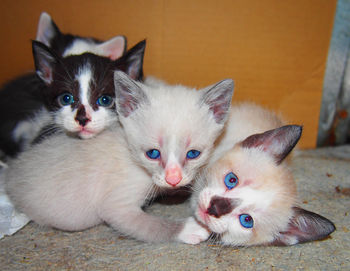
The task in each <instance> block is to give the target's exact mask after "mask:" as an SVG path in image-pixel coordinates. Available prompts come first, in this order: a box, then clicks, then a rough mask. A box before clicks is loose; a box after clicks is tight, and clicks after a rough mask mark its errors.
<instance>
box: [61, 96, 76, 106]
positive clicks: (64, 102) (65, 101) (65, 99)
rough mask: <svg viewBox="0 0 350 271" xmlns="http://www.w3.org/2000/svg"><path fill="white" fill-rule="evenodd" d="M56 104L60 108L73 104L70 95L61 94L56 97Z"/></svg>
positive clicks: (72, 98)
mask: <svg viewBox="0 0 350 271" xmlns="http://www.w3.org/2000/svg"><path fill="white" fill-rule="evenodd" d="M58 102H59V104H60V105H61V106H66V105H70V104H72V103H74V97H73V95H72V94H70V93H63V94H62V95H60V96H58Z"/></svg>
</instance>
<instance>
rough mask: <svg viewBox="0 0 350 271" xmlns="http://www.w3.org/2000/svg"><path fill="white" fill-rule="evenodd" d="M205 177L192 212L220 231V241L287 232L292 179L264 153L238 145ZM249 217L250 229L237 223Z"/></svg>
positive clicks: (242, 241)
mask: <svg viewBox="0 0 350 271" xmlns="http://www.w3.org/2000/svg"><path fill="white" fill-rule="evenodd" d="M252 169H254V170H252ZM203 178H204V179H205V180H206V181H207V182H208V184H207V185H206V186H205V188H204V189H203V190H202V192H201V193H200V195H199V197H198V207H197V208H196V216H197V218H198V219H199V220H200V221H202V222H203V223H204V224H206V225H208V227H209V228H210V229H211V230H212V231H213V232H215V233H218V234H221V240H222V242H223V243H225V244H233V245H252V244H256V243H269V242H271V241H273V240H274V233H275V232H274V230H275V229H279V230H280V231H284V230H286V227H287V226H288V220H289V217H290V216H291V211H292V210H291V206H292V205H293V204H294V201H295V197H296V189H295V185H294V181H293V178H292V176H291V174H290V173H289V171H288V170H287V169H286V168H284V167H282V166H281V167H279V166H277V165H276V164H275V163H274V161H273V159H271V158H270V157H269V156H268V155H266V154H265V153H262V152H260V151H258V150H255V149H252V150H249V151H248V150H247V149H244V148H241V147H239V146H236V147H235V148H234V149H233V150H232V151H231V152H229V153H228V154H227V155H225V157H224V158H222V159H221V160H220V161H218V162H217V163H216V164H215V165H214V166H213V167H212V168H211V169H210V171H208V172H207V173H206V175H205V177H203ZM202 182H203V181H202ZM231 182H232V184H231ZM231 187H232V188H231ZM224 199H225V200H226V201H227V202H225V200H224ZM220 204H221V205H222V204H223V206H220ZM218 206H220V207H218ZM225 208H226V209H225ZM216 209H217V210H216ZM244 215H246V217H244ZM250 217H251V218H252V219H253V228H249V227H246V226H249V225H248V224H247V225H246V224H242V222H241V219H246V220H249V219H250ZM247 222H248V221H247ZM243 223H244V222H243Z"/></svg>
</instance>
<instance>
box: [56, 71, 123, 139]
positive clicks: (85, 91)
mask: <svg viewBox="0 0 350 271" xmlns="http://www.w3.org/2000/svg"><path fill="white" fill-rule="evenodd" d="M91 68H92V67H91V65H86V66H85V67H84V69H82V70H81V71H80V72H79V74H77V75H76V80H77V82H79V86H80V99H79V100H80V102H81V104H82V105H83V106H84V107H85V111H86V115H87V116H88V117H89V119H90V121H88V122H87V124H86V125H85V126H84V127H82V126H81V125H80V124H79V122H78V121H76V120H75V118H76V115H77V111H78V109H77V108H76V109H74V110H72V108H71V106H70V105H68V106H63V107H62V108H61V109H60V110H58V111H57V112H55V113H54V115H55V122H56V123H57V124H58V125H59V126H61V127H62V128H63V129H64V130H65V131H66V132H68V133H69V134H73V135H77V136H78V137H80V138H82V139H89V138H92V137H94V136H96V135H97V134H99V133H100V132H102V131H103V130H104V129H106V128H107V127H110V126H111V125H112V124H113V123H114V122H116V120H117V115H116V114H115V112H113V111H112V110H111V109H109V108H104V107H102V106H99V107H98V109H97V110H96V111H94V110H93V109H92V107H91V105H90V103H89V98H90V94H91V93H90V92H91V90H90V88H89V85H90V82H91V81H92V80H93V78H92V70H91Z"/></svg>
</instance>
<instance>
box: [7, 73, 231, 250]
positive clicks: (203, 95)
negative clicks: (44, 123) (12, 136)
mask: <svg viewBox="0 0 350 271" xmlns="http://www.w3.org/2000/svg"><path fill="white" fill-rule="evenodd" d="M115 86H116V106H117V111H118V114H119V117H120V121H121V123H122V126H123V128H124V129H116V130H114V131H109V130H106V131H104V132H103V133H101V134H100V135H99V136H98V137H96V138H92V139H90V140H89V141H88V142H87V141H82V140H77V139H74V138H69V137H66V136H64V135H54V136H52V137H50V138H48V139H47V140H45V141H43V142H42V143H40V144H38V145H36V146H34V147H33V148H31V149H30V150H28V151H27V152H25V153H22V154H21V155H20V156H19V157H18V158H17V159H15V160H13V161H12V162H11V164H10V167H9V169H8V171H7V178H6V189H7V193H8V195H9V196H10V198H11V200H12V201H13V202H14V204H15V206H16V207H17V208H18V210H20V211H22V212H24V213H25V214H27V215H28V216H29V217H30V218H31V219H33V220H34V221H36V222H37V223H39V224H42V225H48V226H52V227H56V228H59V229H63V230H83V229H86V228H88V227H92V226H94V225H96V224H99V223H102V222H106V223H107V224H109V225H111V226H112V227H113V228H115V229H117V230H119V231H121V232H122V233H124V234H127V235H130V236H132V237H134V238H137V239H140V240H145V241H171V240H177V241H182V242H186V243H198V242H200V241H203V240H205V239H206V238H207V237H208V232H207V231H206V230H205V229H203V228H202V227H200V226H198V225H197V224H196V223H195V221H194V220H193V219H192V218H189V219H188V220H186V223H184V222H172V221H168V220H165V219H163V218H159V217H154V216H151V215H149V214H147V213H145V212H144V211H143V210H142V209H141V207H142V206H143V204H144V202H145V200H147V199H149V198H150V197H152V196H154V195H155V193H156V192H157V191H158V190H159V189H160V188H173V187H180V186H183V185H186V184H188V183H189V182H190V181H191V180H192V178H193V176H194V175H195V173H196V172H197V171H198V169H199V168H201V167H202V166H203V165H205V163H206V162H207V160H208V158H209V156H210V153H211V150H212V146H213V144H214V141H215V139H216V137H217V136H218V135H219V134H220V131H221V129H222V128H223V126H224V122H225V120H226V115H227V112H228V110H229V107H230V102H231V96H232V92H233V83H232V80H224V81H221V82H219V83H218V84H216V85H215V86H213V87H211V88H210V89H205V90H201V91H196V90H193V89H188V88H185V87H182V86H177V87H170V86H167V87H164V88H159V89H158V88H155V87H150V86H146V85H143V84H141V83H138V82H136V81H134V80H132V79H130V78H129V77H128V76H126V75H125V74H124V73H122V72H116V73H115ZM203 131H205V133H203Z"/></svg>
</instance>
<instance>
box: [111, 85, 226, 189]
mask: <svg viewBox="0 0 350 271" xmlns="http://www.w3.org/2000/svg"><path fill="white" fill-rule="evenodd" d="M135 83H136V82H135ZM136 84H138V86H139V87H140V88H142V89H143V91H144V92H145V93H146V95H147V96H148V101H147V103H141V105H140V107H139V108H138V109H137V111H136V112H135V113H134V114H132V115H131V116H130V117H126V118H125V117H124V116H123V114H121V113H120V114H119V119H120V122H121V123H122V125H123V127H124V130H125V132H126V134H127V141H128V143H129V145H130V149H131V151H132V153H133V155H134V157H135V159H137V161H138V162H139V163H141V164H142V165H143V166H144V167H145V168H146V169H147V170H148V171H150V172H152V179H153V182H154V183H155V184H156V185H158V186H161V187H171V186H170V185H169V184H168V183H166V181H165V170H164V169H166V168H168V167H169V166H170V165H172V164H175V165H179V166H181V169H182V180H181V182H180V184H179V185H186V184H188V183H190V182H191V181H192V180H193V178H194V176H195V174H196V172H198V170H199V169H200V168H201V167H202V166H203V165H204V164H205V163H206V162H207V160H208V159H209V157H210V154H211V152H212V147H213V144H214V142H215V140H216V138H217V137H218V135H219V133H220V131H221V129H222V128H223V125H224V123H217V122H216V121H215V119H214V116H213V114H212V113H210V111H209V106H208V105H206V104H201V103H200V101H201V99H202V95H203V93H204V90H200V91H197V90H195V89H189V88H186V87H184V86H180V85H178V86H169V85H166V84H154V85H152V86H149V85H144V84H141V83H136ZM222 87H223V88H224V87H225V86H222ZM150 94H152V95H150ZM228 98H230V97H228ZM117 99H118V97H117ZM129 119H131V120H132V121H129ZM203 131H205V132H203ZM150 149H158V150H160V152H161V160H162V161H163V163H164V166H162V165H161V163H160V161H158V160H150V159H149V158H147V157H146V155H145V152H146V151H148V150H150ZM192 149H195V150H199V151H200V152H201V154H200V156H199V157H197V158H196V159H192V160H189V159H186V154H187V152H188V151H189V150H192ZM140 150H142V151H140Z"/></svg>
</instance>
